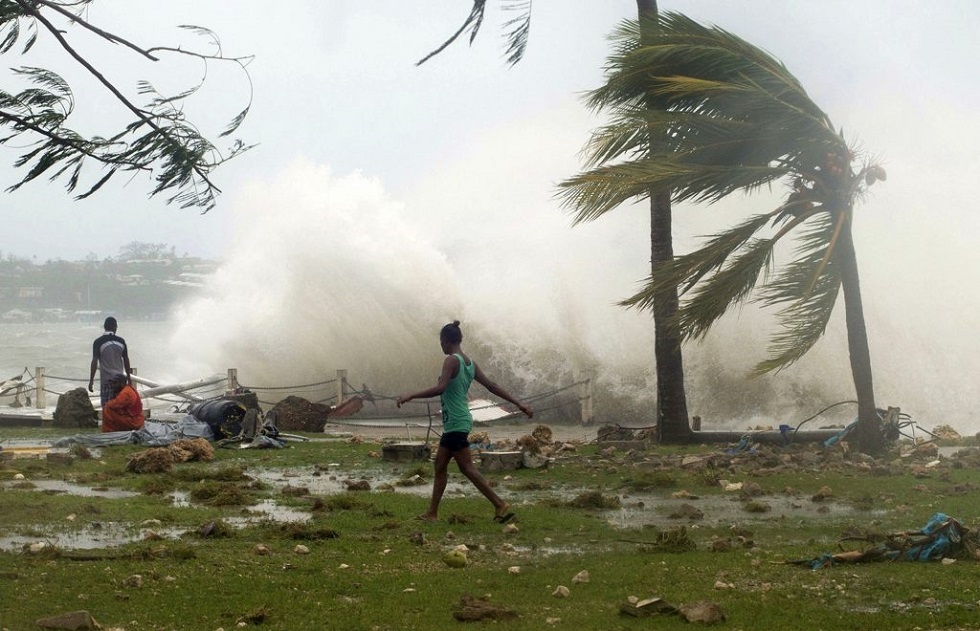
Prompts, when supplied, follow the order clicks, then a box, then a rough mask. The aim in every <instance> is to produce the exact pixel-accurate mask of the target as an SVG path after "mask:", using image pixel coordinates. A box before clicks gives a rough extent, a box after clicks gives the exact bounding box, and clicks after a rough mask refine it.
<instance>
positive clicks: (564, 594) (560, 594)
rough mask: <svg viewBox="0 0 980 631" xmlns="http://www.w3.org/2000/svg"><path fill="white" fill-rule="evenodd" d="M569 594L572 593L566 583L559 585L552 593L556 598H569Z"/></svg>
mask: <svg viewBox="0 0 980 631" xmlns="http://www.w3.org/2000/svg"><path fill="white" fill-rule="evenodd" d="M569 594H571V592H570V591H568V588H567V587H565V586H564V585H559V586H558V587H556V588H555V591H553V592H551V595H552V596H554V597H555V598H568V595H569Z"/></svg>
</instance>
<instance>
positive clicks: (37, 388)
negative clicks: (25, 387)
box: [34, 366, 47, 410]
mask: <svg viewBox="0 0 980 631" xmlns="http://www.w3.org/2000/svg"><path fill="white" fill-rule="evenodd" d="M45 403H46V402H45V400H44V366H37V367H36V368H34V407H35V408H37V409H39V410H43V409H44V408H45V407H47V406H46V405H45Z"/></svg>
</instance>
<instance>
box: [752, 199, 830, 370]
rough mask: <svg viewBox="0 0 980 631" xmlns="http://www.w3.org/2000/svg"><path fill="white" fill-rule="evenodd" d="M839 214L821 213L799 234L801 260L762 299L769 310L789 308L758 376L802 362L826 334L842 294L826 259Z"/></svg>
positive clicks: (784, 269) (788, 267)
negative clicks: (775, 306)
mask: <svg viewBox="0 0 980 631" xmlns="http://www.w3.org/2000/svg"><path fill="white" fill-rule="evenodd" d="M837 225H838V224H837V216H836V215H835V214H834V213H829V212H827V213H820V214H818V215H815V216H814V217H813V218H812V220H811V221H809V222H808V223H807V226H806V227H805V229H804V230H802V231H801V234H800V235H799V243H798V245H797V248H796V253H795V255H796V258H795V260H794V261H792V262H791V263H789V264H787V265H785V266H783V267H782V268H781V270H780V272H779V274H777V275H776V276H775V278H773V280H772V281H770V282H769V283H768V284H767V285H766V286H765V288H764V289H763V291H762V292H761V294H760V296H759V301H760V302H761V303H762V304H764V305H767V306H774V305H786V306H785V308H783V309H782V310H781V311H780V312H779V314H778V317H779V320H780V326H781V329H782V330H781V331H780V332H779V333H777V334H776V335H775V336H773V339H772V341H771V343H770V345H769V358H768V359H767V360H765V361H763V362H761V363H759V364H758V365H757V366H756V367H755V369H754V370H753V372H754V373H755V374H762V373H765V372H770V371H773V370H776V371H778V370H780V369H782V368H785V367H786V366H789V365H790V364H792V363H794V362H795V361H797V360H798V359H800V358H801V357H802V356H803V355H804V354H806V352H807V351H809V350H810V349H811V348H812V347H813V345H814V344H816V342H817V340H818V339H820V336H822V335H823V333H824V331H825V330H826V328H827V323H828V322H829V321H830V315H831V313H832V312H833V309H834V306H835V305H836V301H837V296H838V294H839V293H840V284H841V277H840V269H839V266H837V265H836V264H835V263H834V260H833V257H830V259H829V260H828V259H827V257H826V253H827V249H828V244H829V243H830V242H831V240H832V236H833V234H834V233H835V231H836V230H837Z"/></svg>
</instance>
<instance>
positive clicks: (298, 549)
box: [293, 543, 310, 554]
mask: <svg viewBox="0 0 980 631" xmlns="http://www.w3.org/2000/svg"><path fill="white" fill-rule="evenodd" d="M293 552H295V553H296V554H309V553H310V549H309V548H307V547H306V546H304V545H303V544H302V543H299V544H296V547H295V548H293Z"/></svg>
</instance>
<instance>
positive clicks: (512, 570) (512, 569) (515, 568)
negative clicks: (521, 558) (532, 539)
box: [507, 565, 521, 575]
mask: <svg viewBox="0 0 980 631" xmlns="http://www.w3.org/2000/svg"><path fill="white" fill-rule="evenodd" d="M507 571H508V572H510V573H511V574H515V575H516V574H520V573H521V566H519V565H512V566H510V567H509V568H507Z"/></svg>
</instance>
